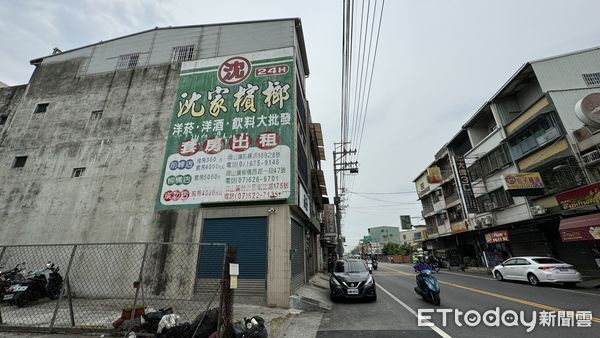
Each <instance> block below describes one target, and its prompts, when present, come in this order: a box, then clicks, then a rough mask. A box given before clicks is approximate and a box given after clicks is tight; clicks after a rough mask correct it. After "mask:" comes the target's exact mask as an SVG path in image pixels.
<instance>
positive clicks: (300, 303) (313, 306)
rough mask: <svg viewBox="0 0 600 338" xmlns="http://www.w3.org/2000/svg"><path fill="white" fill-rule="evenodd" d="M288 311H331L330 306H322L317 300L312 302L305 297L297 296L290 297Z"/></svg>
mask: <svg viewBox="0 0 600 338" xmlns="http://www.w3.org/2000/svg"><path fill="white" fill-rule="evenodd" d="M290 309H296V310H303V311H319V312H327V311H330V310H331V306H329V305H327V304H323V303H321V302H319V301H318V300H314V299H311V298H307V297H302V296H298V295H291V296H290Z"/></svg>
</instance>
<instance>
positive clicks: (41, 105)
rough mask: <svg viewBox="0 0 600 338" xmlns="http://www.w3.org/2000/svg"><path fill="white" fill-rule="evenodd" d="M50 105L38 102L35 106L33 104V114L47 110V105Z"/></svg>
mask: <svg viewBox="0 0 600 338" xmlns="http://www.w3.org/2000/svg"><path fill="white" fill-rule="evenodd" d="M49 105H50V103H38V104H37V106H35V110H34V111H33V113H34V114H43V113H45V112H46V111H47V110H48V106H49Z"/></svg>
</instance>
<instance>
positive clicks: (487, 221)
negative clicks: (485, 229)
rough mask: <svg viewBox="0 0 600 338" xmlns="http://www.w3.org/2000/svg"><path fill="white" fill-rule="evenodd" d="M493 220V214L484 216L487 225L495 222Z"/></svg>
mask: <svg viewBox="0 0 600 338" xmlns="http://www.w3.org/2000/svg"><path fill="white" fill-rule="evenodd" d="M493 221H494V217H492V216H485V217H484V218H483V223H484V224H485V225H492V222H493Z"/></svg>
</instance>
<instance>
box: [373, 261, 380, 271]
mask: <svg viewBox="0 0 600 338" xmlns="http://www.w3.org/2000/svg"><path fill="white" fill-rule="evenodd" d="M377 265H379V263H377V261H376V260H373V270H377Z"/></svg>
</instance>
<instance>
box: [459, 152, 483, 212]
mask: <svg viewBox="0 0 600 338" xmlns="http://www.w3.org/2000/svg"><path fill="white" fill-rule="evenodd" d="M454 165H455V167H456V171H457V172H458V181H459V188H460V192H461V196H462V197H463V199H464V201H463V202H464V204H465V207H466V209H467V213H470V214H475V213H477V212H478V210H477V202H476V201H475V194H473V188H472V187H471V178H470V177H469V172H468V171H467V165H466V164H465V159H464V158H463V157H461V156H458V157H455V158H454Z"/></svg>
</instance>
